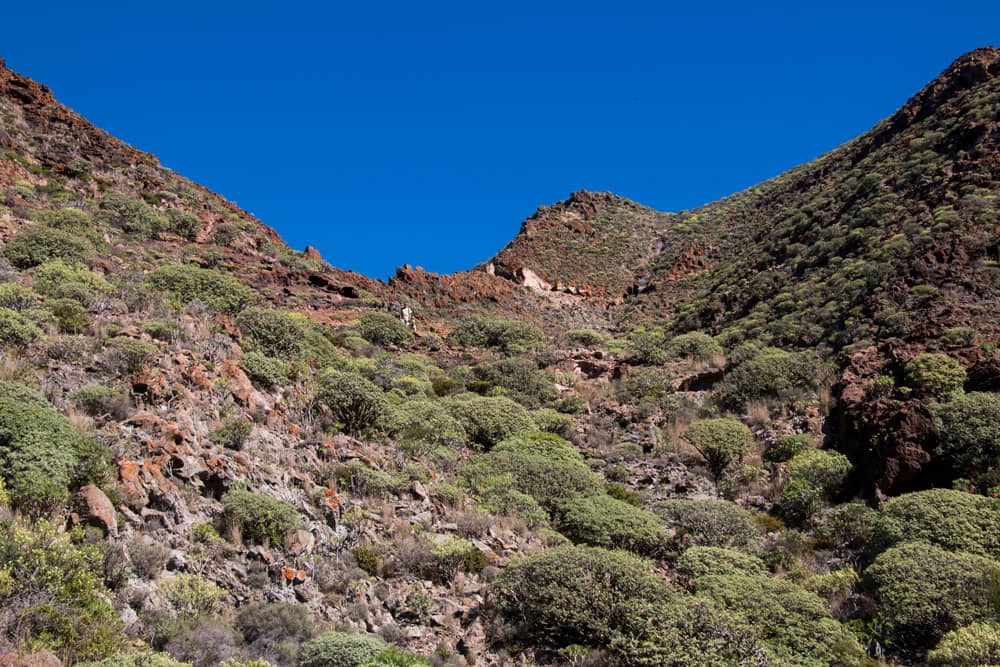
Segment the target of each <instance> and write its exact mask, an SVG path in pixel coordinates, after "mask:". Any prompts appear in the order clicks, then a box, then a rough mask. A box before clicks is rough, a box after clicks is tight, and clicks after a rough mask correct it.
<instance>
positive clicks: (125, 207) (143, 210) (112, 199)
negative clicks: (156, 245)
mask: <svg viewBox="0 0 1000 667" xmlns="http://www.w3.org/2000/svg"><path fill="white" fill-rule="evenodd" d="M97 218H98V220H100V221H102V222H106V223H107V224H109V225H111V226H112V227H117V228H118V229H120V230H121V231H123V232H125V233H126V234H128V235H129V236H132V237H135V238H137V239H148V238H150V237H151V236H153V235H154V234H156V233H157V232H158V231H159V230H160V229H161V228H163V227H164V226H165V221H164V220H163V218H161V217H160V216H159V215H158V214H157V213H156V211H155V210H153V208H152V207H151V206H150V205H149V204H147V203H146V202H144V201H142V200H141V199H136V198H133V197H130V196H129V195H126V194H123V193H121V192H110V193H108V194H107V195H106V196H105V197H104V199H103V200H101V210H100V212H99V213H98V214H97Z"/></svg>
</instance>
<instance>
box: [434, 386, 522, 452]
mask: <svg viewBox="0 0 1000 667" xmlns="http://www.w3.org/2000/svg"><path fill="white" fill-rule="evenodd" d="M448 411H449V412H450V413H451V415H452V416H453V417H454V418H455V419H457V420H458V422H459V423H460V424H461V425H462V428H464V429H465V433H466V435H467V436H468V437H469V440H470V441H471V442H472V443H474V444H477V445H479V446H481V447H485V448H487V449H489V448H490V447H492V446H493V445H495V444H496V443H498V442H500V441H501V440H504V439H505V438H509V437H511V436H513V435H517V434H519V433H525V432H527V431H531V430H532V429H534V428H535V422H534V421H533V420H532V419H531V415H530V414H529V413H528V411H527V410H525V409H524V408H523V407H522V406H520V405H518V404H517V403H515V402H514V401H512V400H510V399H509V398H507V397H505V396H474V395H470V396H461V397H456V398H455V399H452V400H451V401H450V402H449V404H448Z"/></svg>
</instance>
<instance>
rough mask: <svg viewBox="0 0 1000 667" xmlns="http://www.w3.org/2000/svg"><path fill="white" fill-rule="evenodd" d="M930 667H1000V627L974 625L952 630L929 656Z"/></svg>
mask: <svg viewBox="0 0 1000 667" xmlns="http://www.w3.org/2000/svg"><path fill="white" fill-rule="evenodd" d="M927 665H928V667H985V666H987V665H1000V625H997V624H996V623H973V624H972V625H967V626H965V627H964V628H959V629H958V630H952V631H951V632H949V633H947V634H946V635H945V636H944V637H942V638H941V642H940V643H939V644H938V645H937V647H936V648H935V649H934V650H933V651H931V652H930V653H928V654H927Z"/></svg>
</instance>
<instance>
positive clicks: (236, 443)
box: [208, 419, 253, 449]
mask: <svg viewBox="0 0 1000 667" xmlns="http://www.w3.org/2000/svg"><path fill="white" fill-rule="evenodd" d="M252 432H253V424H251V423H250V422H248V421H247V420H245V419H230V420H228V421H226V422H224V423H223V424H221V425H220V426H219V427H218V428H216V429H214V430H213V431H212V432H211V433H209V434H208V439H209V440H211V441H212V442H214V443H215V444H217V445H222V446H223V447H228V448H230V449H240V448H241V447H242V446H243V443H244V442H246V439H247V438H249V437H250V434H251V433H252Z"/></svg>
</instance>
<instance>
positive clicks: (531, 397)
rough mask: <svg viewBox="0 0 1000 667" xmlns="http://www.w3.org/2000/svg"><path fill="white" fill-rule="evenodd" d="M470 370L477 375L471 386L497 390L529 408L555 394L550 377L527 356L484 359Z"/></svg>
mask: <svg viewBox="0 0 1000 667" xmlns="http://www.w3.org/2000/svg"><path fill="white" fill-rule="evenodd" d="M473 373H474V374H475V378H476V379H475V382H474V383H473V384H472V385H470V388H471V389H474V390H476V391H479V392H480V393H496V392H498V391H499V392H502V393H503V394H505V395H507V396H509V397H510V398H512V399H514V400H515V401H517V402H518V403H521V404H522V405H525V406H527V407H529V408H531V407H537V406H539V405H543V404H545V403H549V402H551V401H553V400H555V399H556V397H557V396H558V392H557V391H556V386H555V383H554V382H553V381H552V378H550V377H548V376H547V375H546V374H545V373H544V372H542V371H541V370H539V369H538V364H537V363H536V362H535V361H534V360H533V359H529V358H527V357H512V358H508V359H500V360H499V361H493V362H484V363H481V364H478V365H477V366H476V367H475V368H474V369H473Z"/></svg>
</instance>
